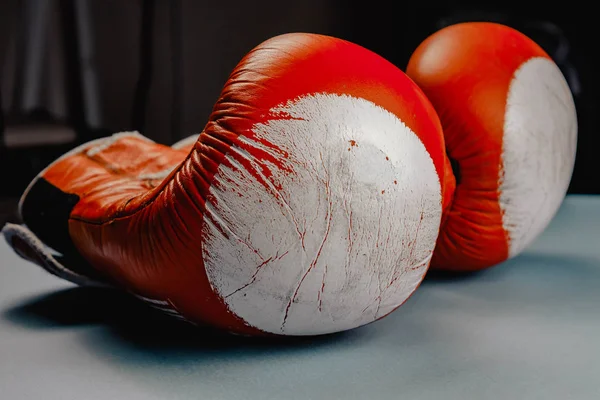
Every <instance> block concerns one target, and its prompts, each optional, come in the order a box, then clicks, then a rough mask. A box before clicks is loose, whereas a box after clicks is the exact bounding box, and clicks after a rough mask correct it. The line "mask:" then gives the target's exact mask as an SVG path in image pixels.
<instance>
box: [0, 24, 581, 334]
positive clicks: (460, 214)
mask: <svg viewBox="0 0 600 400" xmlns="http://www.w3.org/2000/svg"><path fill="white" fill-rule="evenodd" d="M409 76H410V77H411V78H412V79H410V78H409ZM438 115H439V117H438ZM440 120H441V123H440ZM575 138H576V118H575V110H574V107H573V100H572V98H571V96H570V92H569V90H568V87H567V85H566V83H565V80H564V78H563V77H562V75H561V74H560V71H559V70H558V68H557V67H556V65H554V64H553V63H552V61H550V59H549V58H548V56H547V55H545V53H543V51H542V50H541V49H540V48H539V47H538V46H537V45H535V44H534V43H533V42H531V41H530V40H529V39H527V38H525V37H524V36H523V35H521V34H519V33H517V32H515V31H513V30H510V29H508V28H505V27H501V26H496V25H490V24H466V25H461V26H455V27H452V28H447V29H445V30H443V31H440V32H439V33H437V34H436V35H434V36H432V37H431V38H429V39H427V40H426V41H425V42H424V43H423V44H422V45H421V47H419V48H418V49H417V51H416V52H415V54H414V56H413V58H412V59H411V63H410V65H409V67H408V70H407V74H405V73H404V72H402V71H401V70H400V69H399V68H398V67H396V66H394V65H392V64H391V63H390V62H388V61H387V60H385V59H383V58H382V57H380V56H379V55H377V54H374V53H373V52H371V51H369V50H367V49H365V48H363V47H360V46H358V45H356V44H353V43H350V42H347V41H344V40H340V39H337V38H333V37H328V36H322V35H316V34H286V35H281V36H277V37H274V38H272V39H270V40H267V41H265V42H264V43H262V44H260V45H259V46H257V47H256V48H255V49H253V50H252V51H251V52H250V53H248V54H247V55H246V56H245V57H244V58H243V59H242V60H241V62H240V63H239V64H238V66H237V67H236V68H235V70H234V71H233V73H232V74H231V76H230V78H229V80H228V81H227V83H226V84H225V86H224V88H223V91H222V93H221V96H220V97H219V99H218V100H217V102H216V104H215V106H214V109H213V112H212V114H211V116H210V118H209V121H208V123H207V124H206V126H205V128H204V129H203V131H202V132H201V134H200V135H199V136H198V137H197V138H192V139H191V140H186V141H183V142H181V143H178V144H177V145H176V146H173V147H168V146H164V145H161V144H158V143H154V142H152V141H150V140H149V139H147V138H145V137H143V136H141V135H139V134H137V133H120V134H116V135H114V136H112V137H110V138H106V139H101V140H98V141H95V142H92V143H88V144H86V145H84V146H81V147H79V148H77V149H74V150H72V151H71V152H69V153H68V154H66V155H65V156H63V157H61V158H60V159H59V160H57V161H55V162H54V163H53V164H51V165H50V166H49V167H48V168H46V169H45V170H44V171H43V172H42V173H40V175H39V176H38V177H37V178H36V179H35V180H34V181H33V182H32V183H31V185H30V186H29V188H28V189H27V190H26V192H25V194H24V195H23V198H22V200H21V204H20V212H21V216H22V218H23V221H24V225H7V226H6V227H5V229H4V234H5V237H6V239H7V241H8V243H9V244H11V246H13V248H14V249H15V251H16V252H18V253H19V254H20V255H21V256H22V257H24V258H26V259H28V260H30V261H33V262H35V263H37V264H39V265H41V266H43V267H44V268H46V269H47V270H48V271H50V272H52V273H54V274H56V275H58V276H60V277H63V278H65V279H68V280H71V281H73V282H75V283H78V284H91V283H93V284H103V285H109V286H116V287H119V288H121V289H123V290H126V291H128V292H130V293H132V294H133V295H135V296H137V297H139V298H142V299H144V300H146V301H147V302H149V303H150V304H151V305H153V306H155V307H158V308H160V309H162V310H164V311H165V312H168V313H169V314H172V315H174V316H176V317H179V318H182V319H184V320H187V321H190V322H192V323H197V324H208V325H211V326H213V327H217V328H219V329H224V330H228V331H231V332H235V333H239V334H246V335H264V334H275V335H317V334H325V333H331V332H338V331H343V330H348V329H352V328H355V327H358V326H361V325H365V324H368V323H370V322H373V321H375V320H377V319H380V318H382V317H384V316H385V315H388V314H389V313H390V312H392V311H393V310H395V309H396V308H397V307H399V306H400V305H401V304H402V303H404V302H405V301H406V300H407V298H408V297H409V296H410V295H411V294H412V293H413V292H414V291H415V290H416V289H417V287H418V286H419V284H420V282H421V281H422V279H423V278H424V276H425V274H426V272H427V270H428V268H429V265H430V262H431V260H432V257H433V260H434V264H433V265H434V266H435V267H437V268H446V269H454V270H471V269H477V268H483V267H486V266H490V265H494V264H496V263H498V262H500V261H502V260H504V259H506V258H507V257H509V256H511V255H514V254H517V253H518V252H519V251H520V250H521V249H522V248H524V247H525V246H526V245H527V244H528V243H530V242H531V240H532V239H533V238H535V236H536V235H537V234H538V233H539V232H540V231H541V230H542V229H543V228H544V227H545V225H546V224H547V222H548V221H549V220H550V219H551V218H552V216H553V214H554V212H555V211H556V209H557V207H558V205H559V204H560V202H561V200H562V198H563V196H564V194H565V190H566V187H567V185H568V183H569V179H570V175H571V170H572V167H573V159H574V153H575ZM446 152H447V153H448V155H447V153H446ZM448 156H449V157H450V158H451V159H453V160H455V161H456V162H457V164H458V166H459V167H458V171H459V172H457V174H458V175H459V176H456V177H455V175H454V173H453V171H452V168H451V163H450V158H449V157H448ZM436 243H437V245H436Z"/></svg>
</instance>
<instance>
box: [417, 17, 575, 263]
mask: <svg viewBox="0 0 600 400" xmlns="http://www.w3.org/2000/svg"><path fill="white" fill-rule="evenodd" d="M407 74H408V75H409V76H410V77H411V78H412V79H413V80H414V81H415V82H416V83H417V84H418V85H419V86H420V87H421V89H423V91H424V92H425V94H426V95H427V96H428V98H429V99H430V100H431V102H432V103H433V105H434V107H435V109H436V110H437V112H438V115H439V116H440V119H441V122H442V126H443V129H444V137H445V142H446V146H447V153H448V155H449V157H450V158H451V159H452V160H453V161H455V162H456V164H457V166H458V168H457V171H456V190H455V193H454V198H453V200H452V204H451V206H450V209H449V210H448V212H445V213H444V216H443V223H442V228H441V231H440V236H439V239H438V244H437V246H436V250H435V253H434V257H433V260H432V268H438V269H445V270H454V271H471V270H479V269H483V268H486V267H490V266H492V265H496V264H498V263H500V262H502V261H504V260H506V259H508V258H510V257H512V256H515V255H517V254H519V253H520V252H521V251H522V250H523V249H525V248H526V247H527V246H528V245H529V244H530V243H532V241H533V240H535V239H536V237H537V236H538V235H539V234H540V233H541V232H542V231H543V230H544V229H545V228H546V226H547V225H548V223H549V221H550V220H551V219H552V218H553V216H554V214H555V213H556V211H557V209H558V207H559V206H560V204H561V203H562V200H563V198H564V196H565V194H566V191H567V188H568V186H569V183H570V179H571V174H572V172H573V166H574V161H575V151H576V142H577V116H576V112H575V106H574V102H573V98H572V95H571V92H570V90H569V86H568V85H567V82H566V80H565V79H564V77H563V75H562V73H561V71H560V70H559V68H558V66H557V65H556V64H555V63H554V62H553V61H552V60H551V59H550V57H549V56H548V55H547V54H546V53H545V52H544V51H543V50H542V49H541V48H540V47H539V46H538V45H537V44H536V43H534V42H533V41H532V40H531V39H529V38H528V37H526V36H525V35H523V34H521V33H520V32H518V31H516V30H514V29H512V28H509V27H506V26H503V25H499V24H494V23H483V22H480V23H461V24H457V25H454V26H450V27H447V28H444V29H442V30H440V31H438V32H437V33H434V34H433V35H431V36H430V37H429V38H427V39H426V40H425V41H424V42H423V43H422V44H421V45H420V46H419V47H418V48H417V49H416V51H415V52H414V54H413V55H412V57H411V59H410V61H409V64H408V68H407ZM452 180H453V178H451V179H450V182H451V181H452Z"/></svg>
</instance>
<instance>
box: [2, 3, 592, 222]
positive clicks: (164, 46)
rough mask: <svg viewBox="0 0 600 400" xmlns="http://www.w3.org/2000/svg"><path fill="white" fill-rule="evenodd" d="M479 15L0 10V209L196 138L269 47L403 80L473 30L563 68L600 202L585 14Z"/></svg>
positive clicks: (235, 8) (431, 10)
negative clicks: (424, 54) (106, 146)
mask: <svg viewBox="0 0 600 400" xmlns="http://www.w3.org/2000/svg"><path fill="white" fill-rule="evenodd" d="M483 3H484V2H480V3H476V2H471V3H469V2H464V1H463V2H461V1H448V2H444V3H441V2H440V4H437V5H436V3H435V2H427V3H426V4H427V6H425V5H423V6H419V5H414V4H413V5H410V4H404V3H403V2H398V3H396V4H395V3H388V2H377V1H368V2H358V3H350V2H347V1H341V0H304V1H297V2H282V1H274V0H263V1H256V2H251V1H238V0H229V1H196V0H184V1H181V0H170V1H169V0H154V1H141V0H138V1H124V0H71V1H65V0H54V1H50V0H37V1H36V0H22V1H19V0H9V1H7V0H2V1H0V68H1V69H0V73H1V75H0V77H1V80H0V84H1V85H0V92H1V97H0V99H1V102H2V104H1V105H2V111H3V113H2V115H3V118H2V120H3V124H1V125H0V127H1V126H3V127H4V129H0V132H2V133H0V136H1V139H2V140H1V141H0V171H1V173H2V181H3V184H2V185H0V211H1V209H2V207H3V204H4V208H6V207H8V208H11V207H13V208H14V204H15V199H16V198H17V197H18V195H19V194H20V193H21V191H22V190H23V189H24V187H25V186H26V185H27V183H28V182H29V180H30V179H31V178H33V176H35V174H36V173H37V172H39V171H40V170H41V169H42V168H43V167H44V166H45V165H47V164H48V163H49V162H51V161H52V160H53V159H54V158H55V157H57V156H58V155H60V154H61V153H63V152H64V151H66V150H68V149H70V148H72V147H73V146H75V145H76V144H78V143H80V142H84V141H87V140H90V139H93V138H95V137H99V136H105V135H107V134H109V133H111V132H115V131H123V130H134V129H136V130H140V131H141V132H142V133H143V134H145V135H146V136H149V137H150V138H152V139H154V140H156V141H159V142H163V143H167V144H171V143H173V142H175V141H176V140H178V139H181V138H183V137H186V136H188V135H190V134H193V133H199V131H200V130H201V129H202V128H203V127H204V124H205V122H206V120H207V117H208V115H209V113H210V111H211V108H212V105H213V103H214V102H215V100H216V99H217V97H218V95H219V93H220V90H221V87H222V85H223V84H224V83H225V81H226V79H227V77H228V75H229V73H230V72H231V70H232V69H233V68H234V67H235V65H236V64H237V62H238V61H239V60H240V58H241V57H242V56H243V55H244V54H245V53H246V52H248V51H249V50H250V49H251V48H252V47H254V46H256V45H257V44H259V43H260V42H261V41H263V40H266V39H268V38H269V37H271V36H274V35H277V34H280V33H285V32H294V31H304V32H315V33H323V34H329V35H333V36H338V37H340V38H343V39H347V40H350V41H353V42H355V43H358V44H360V45H363V46H365V47H367V48H369V49H371V50H373V51H375V52H377V53H379V54H380V55H382V56H384V57H386V58H387V59H389V60H390V61H391V62H393V63H395V64H396V65H398V66H399V67H400V68H402V69H404V68H405V66H406V64H407V62H408V59H409V57H410V55H411V52H412V51H413V50H414V49H415V48H416V46H418V44H419V43H420V42H421V41H422V40H423V39H425V38H426V37H427V36H428V35H429V34H431V33H433V32H434V31H435V30H437V29H439V28H441V27H443V26H444V25H447V24H450V23H452V22H458V21H468V20H471V21H473V20H488V21H497V22H503V23H505V24H507V25H510V26H513V27H515V28H517V29H519V30H521V31H523V32H524V33H526V34H528V35H529V36H530V37H532V38H533V39H534V40H536V41H538V43H539V44H540V45H542V47H544V48H545V49H546V51H547V52H548V53H549V54H550V55H551V56H552V57H553V58H554V60H555V61H556V62H557V63H558V64H559V66H560V68H561V69H562V70H563V73H564V74H565V76H566V77H567V80H568V81H569V84H570V86H571V89H572V92H573V94H574V96H575V99H576V105H577V111H578V119H579V141H578V154H577V161H576V167H575V172H574V175H573V179H572V183H571V186H570V188H569V191H570V192H571V193H595V194H597V193H600V179H598V178H597V177H595V176H594V175H593V171H595V170H596V166H595V165H593V159H594V158H595V152H596V149H597V146H596V141H595V137H596V132H597V129H598V127H599V126H600V120H599V116H598V114H599V113H600V107H599V106H600V104H599V103H600V101H599V94H598V93H599V92H600V82H599V79H598V72H597V71H598V70H600V59H599V58H598V55H597V53H598V50H597V39H595V38H596V37H597V29H598V28H597V22H596V18H595V15H594V13H593V12H592V11H593V10H592V9H591V8H588V9H586V7H585V6H583V2H573V1H571V2H568V3H556V4H555V5H553V6H549V5H548V4H551V3H547V4H545V5H542V3H539V2H538V3H537V8H532V7H530V6H531V5H535V3H532V4H528V3H527V2H526V1H521V2H517V3H515V4H513V5H511V4H510V3H507V2H505V1H502V2H500V1H491V2H485V3H486V4H485V5H483ZM424 4H425V3H424ZM590 4H591V3H590ZM392 5H393V7H392ZM32 66H34V67H39V68H38V73H37V74H33V73H30V72H31V71H34V70H35V68H33V69H32V68H31V67H32ZM32 77H33V78H32ZM35 77H37V78H38V79H37V81H36V78H35ZM32 82H33V83H32ZM35 82H38V83H39V85H38V86H37V87H38V90H37V91H35V95H30V94H31V93H32V92H31V88H32V87H36V85H35ZM28 93H29V94H28ZM28 96H29V97H28ZM6 204H8V206H7V205H6Z"/></svg>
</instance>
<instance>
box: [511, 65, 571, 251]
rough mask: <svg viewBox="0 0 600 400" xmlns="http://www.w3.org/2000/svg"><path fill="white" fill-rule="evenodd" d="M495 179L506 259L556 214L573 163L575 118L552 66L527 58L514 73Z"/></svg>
mask: <svg viewBox="0 0 600 400" xmlns="http://www.w3.org/2000/svg"><path fill="white" fill-rule="evenodd" d="M503 143H504V145H503V151H502V160H503V163H502V165H503V170H502V171H501V175H500V177H499V180H500V185H499V192H500V207H501V209H502V212H503V225H504V229H505V231H506V232H507V233H508V236H509V256H510V257H513V256H515V255H517V254H519V253H520V252H521V251H523V250H524V249H525V248H526V247H528V246H529V245H530V244H531V243H532V242H533V240H535V239H536V238H537V236H538V235H539V234H540V233H541V232H542V231H543V230H544V229H545V228H546V226H547V225H548V223H549V222H550V220H551V219H552V218H553V217H554V215H555V214H556V212H557V210H558V208H559V206H560V205H561V203H562V201H563V199H564V197H565V194H566V192H567V189H568V186H569V183H570V180H571V174H572V172H573V167H574V163H575V151H576V146H577V115H576V111H575V104H574V102H573V98H572V95H571V91H570V89H569V86H568V84H567V82H566V80H565V78H564V77H563V75H562V73H561V71H560V69H559V68H558V66H557V65H556V64H555V63H554V62H553V61H551V60H549V59H546V58H541V57H539V58H537V57H536V58H532V59H530V60H529V61H527V62H525V63H524V64H523V65H521V67H520V68H519V69H518V70H517V71H516V72H515V75H514V77H513V80H512V82H511V84H510V88H509V93H508V100H507V105H506V114H505V120H504V141H503Z"/></svg>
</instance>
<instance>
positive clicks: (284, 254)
mask: <svg viewBox="0 0 600 400" xmlns="http://www.w3.org/2000/svg"><path fill="white" fill-rule="evenodd" d="M271 115H272V116H273V118H272V119H270V120H268V121H267V122H266V123H261V124H257V125H255V126H254V128H253V135H254V136H253V137H250V136H252V135H248V136H240V137H239V141H240V142H241V143H240V145H239V146H234V147H232V148H231V150H230V151H229V152H228V154H227V155H226V157H225V160H224V161H223V163H222V164H221V165H220V167H219V169H218V172H217V173H216V175H215V177H214V180H213V182H212V186H211V188H210V194H209V196H208V198H207V199H206V212H205V214H204V224H203V229H204V230H203V235H204V242H203V246H202V251H203V257H204V261H205V267H206V271H207V274H208V277H209V279H210V282H211V285H212V286H213V288H214V290H215V291H216V292H217V293H218V294H219V295H220V296H221V297H222V298H223V299H224V301H225V303H226V305H227V306H228V307H229V309H230V310H231V311H232V312H233V313H235V314H236V315H238V316H239V317H241V318H242V319H243V320H244V321H245V322H246V323H247V324H248V325H250V326H253V327H256V328H258V329H260V330H262V331H266V332H272V333H278V334H281V333H283V334H288V335H313V334H325V333H330V332H336V331H342V330H346V329H351V328H354V327H358V326H361V325H364V324H367V323H370V322H372V321H374V320H376V319H378V318H380V317H382V316H385V315H386V314H388V313H390V312H391V311H393V310H394V309H395V308H396V307H398V306H399V305H401V304H402V303H403V302H404V301H405V300H406V299H407V298H408V297H409V296H410V295H411V294H412V293H413V291H414V290H415V289H416V288H417V287H418V285H419V283H420V282H421V280H422V279H423V277H424V275H425V273H426V271H427V268H428V265H429V261H430V258H431V254H432V252H433V248H434V246H435V241H436V238H437V235H438V230H439V224H440V218H441V188H440V180H439V177H438V175H437V172H436V169H435V166H434V164H433V161H432V159H431V157H430V155H429V153H428V151H427V150H426V148H425V146H424V145H423V143H422V142H421V141H420V139H419V138H418V137H417V136H416V135H415V133H414V132H412V131H411V130H410V129H409V128H408V127H407V126H406V125H405V124H404V123H403V122H402V121H400V120H399V119H398V118H397V117H396V116H395V115H394V114H392V113H390V112H388V111H386V110H385V109H383V108H381V107H379V106H377V105H376V104H374V103H372V102H369V101H366V100H364V99H359V98H354V97H350V96H339V95H329V94H316V95H306V96H304V97H301V98H298V99H295V100H294V101H290V102H289V103H287V104H285V105H282V106H281V107H278V108H275V109H273V110H271ZM248 149H254V150H248ZM259 150H260V151H262V152H266V153H268V154H270V155H271V156H273V157H275V158H276V159H278V160H279V162H280V163H281V165H275V164H274V163H272V162H269V161H267V160H264V159H256V158H255V157H254V156H253V155H252V154H257V152H258V151H259Z"/></svg>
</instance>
